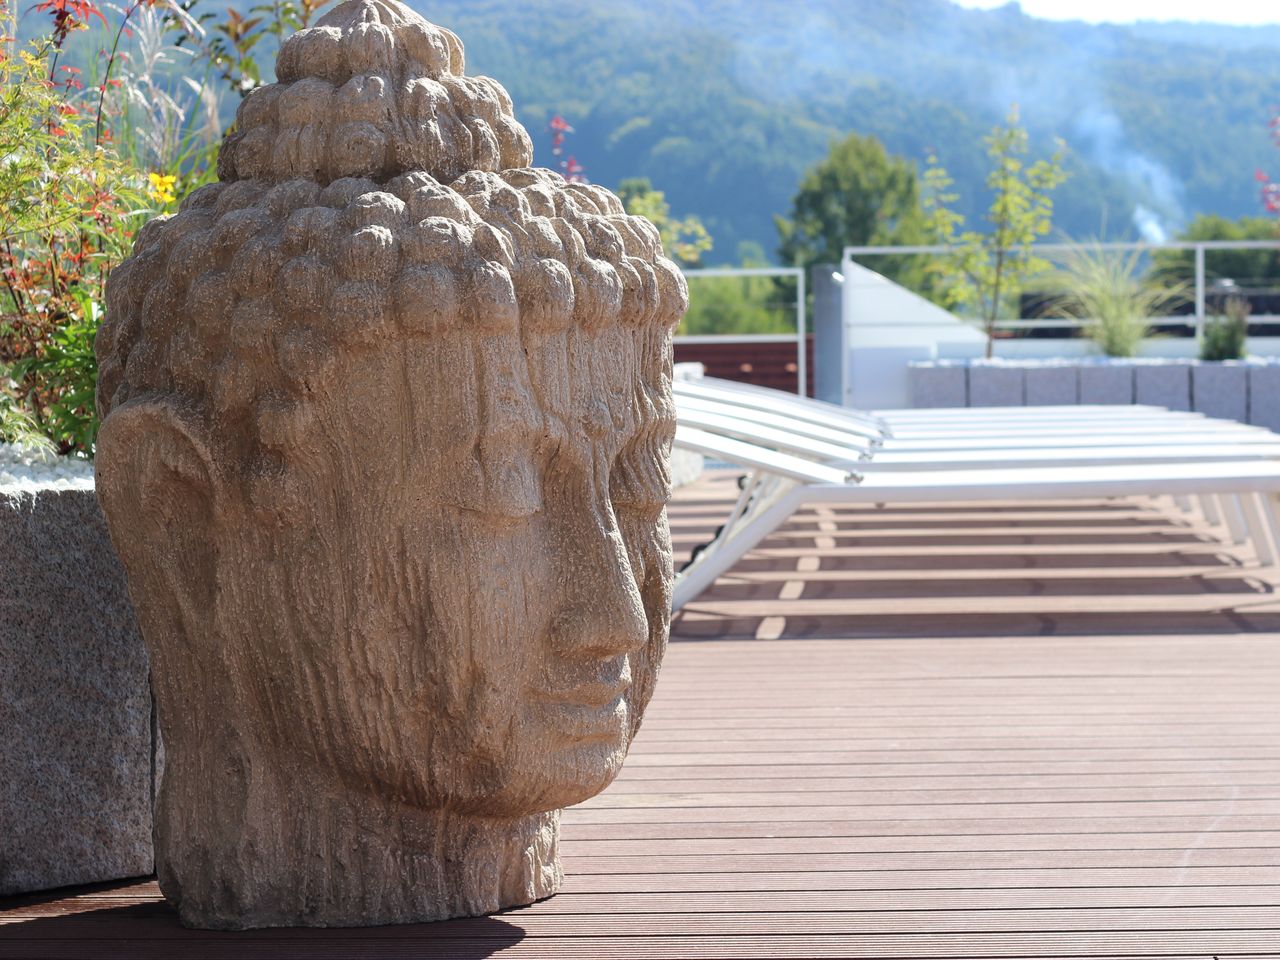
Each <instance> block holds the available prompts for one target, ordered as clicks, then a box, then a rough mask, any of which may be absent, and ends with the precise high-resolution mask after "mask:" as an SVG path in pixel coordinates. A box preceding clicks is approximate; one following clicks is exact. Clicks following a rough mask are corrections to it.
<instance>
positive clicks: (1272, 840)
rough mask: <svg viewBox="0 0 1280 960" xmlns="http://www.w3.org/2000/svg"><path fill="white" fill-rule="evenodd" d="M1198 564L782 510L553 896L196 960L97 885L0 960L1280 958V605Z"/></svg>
mask: <svg viewBox="0 0 1280 960" xmlns="http://www.w3.org/2000/svg"><path fill="white" fill-rule="evenodd" d="M731 479H732V478H731V475H728V474H712V475H708V477H707V478H706V479H705V480H704V481H703V482H702V483H700V484H699V485H698V486H697V487H695V488H691V489H688V490H686V491H684V492H682V493H681V495H680V497H679V498H678V499H677V501H676V502H675V503H674V504H673V507H672V510H671V515H672V526H673V529H674V530H675V531H676V538H675V543H676V550H677V553H680V552H686V553H687V550H688V549H689V548H691V547H692V546H693V545H694V544H696V543H700V542H703V541H704V540H705V539H706V538H707V536H708V535H709V532H710V530H712V529H713V528H714V527H715V525H716V524H718V523H719V522H720V518H721V513H720V511H722V510H723V509H724V508H725V504H724V500H725V497H727V496H730V495H731V494H732V493H733V486H732V482H731ZM1221 537H1222V532H1221V531H1220V530H1213V529H1211V528H1209V527H1207V526H1206V525H1205V524H1204V523H1203V521H1201V520H1199V519H1197V518H1193V517H1188V516H1186V515H1183V514H1181V513H1176V512H1172V511H1170V510H1169V509H1168V507H1167V504H1160V503H1158V502H1155V501H1152V500H1145V499H1144V500H1137V499H1135V500H1123V501H1097V502H1085V503H1080V502H1072V501H1051V502H1045V503H1035V504H1009V505H1000V504H996V505H982V506H980V507H975V506H973V505H963V504H929V505H924V506H920V507H904V508H893V509H889V510H882V511H874V510H870V509H863V508H849V509H846V508H836V509H822V510H806V511H803V512H802V513H801V514H798V515H797V516H796V517H795V518H794V520H793V522H792V523H790V524H789V525H788V526H787V527H786V528H784V529H783V530H781V531H779V534H778V535H777V536H775V537H772V538H770V540H769V541H767V542H766V543H765V544H764V545H763V547H762V549H760V550H758V551H755V552H753V553H752V554H750V555H748V556H747V557H746V558H744V560H743V561H742V563H741V564H739V567H738V568H737V569H736V570H734V571H731V573H730V574H729V575H727V576H726V577H724V578H723V579H722V580H721V581H720V582H719V583H718V584H717V585H716V586H715V587H713V588H712V590H710V591H708V593H707V594H706V595H705V596H704V597H703V598H701V599H700V600H699V601H697V602H696V603H695V604H693V605H691V607H690V608H689V610H688V612H687V613H685V614H683V615H681V616H680V617H678V618H677V620H676V623H675V625H674V642H673V644H672V646H671V649H670V652H669V656H668V662H667V665H666V666H665V667H664V674H663V677H662V681H661V683H660V684H659V688H658V693H657V696H656V697H655V699H654V701H653V704H652V705H651V708H650V712H649V715H648V718H647V720H646V723H645V727H644V729H643V730H642V731H641V734H640V736H639V738H638V739H637V741H636V744H635V746H634V748H633V755H632V757H631V758H630V760H629V761H628V763H627V766H626V768H625V769H624V771H623V774H622V776H621V777H620V779H619V781H618V783H616V784H615V785H614V787H613V788H611V789H610V790H609V791H607V792H606V793H604V794H603V795H601V796H600V797H598V798H596V799H594V800H593V801H590V802H589V803H587V804H584V805H582V806H580V807H577V808H575V809H573V810H570V811H567V812H566V814H565V817H564V828H563V852H564V858H565V866H566V870H567V871H568V872H569V879H568V881H567V883H566V887H565V891H564V892H563V893H562V894H561V895H560V896H558V897H555V898H553V899H551V900H549V901H547V902H544V903H541V904H535V905H533V906H531V907H529V908H525V909H522V910H518V911H509V912H507V913H504V914H502V915H500V916H498V917H494V918H482V919H475V920H464V921H451V922H449V923H443V924H434V925H414V926H405V927H392V928H379V929H375V930H345V931H315V930H311V931H306V930H303V931H261V932H251V933H246V934H221V935H220V934H211V933H208V932H197V931H187V930H184V929H182V928H181V927H180V926H179V925H178V924H177V922H176V919H175V917H174V915H173V913H172V911H171V910H170V909H169V908H168V907H167V906H166V905H164V903H163V901H162V900H161V899H160V897H159V892H158V889H157V888H156V886H155V883H154V882H153V881H147V882H141V883H136V882H135V883H122V884H118V885H115V886H108V887H95V888H88V889H83V890H72V891H54V892H50V893H46V894H35V895H31V896H28V897H25V898H15V899H12V900H10V901H8V902H4V903H0V958H3V957H19V956H20V957H32V958H36V957H48V958H66V957H84V958H107V957H129V958H147V957H166V958H168V957H175V956H176V957H184V958H198V957H209V958H222V957H227V958H234V960H253V958H255V957H280V958H287V957H308V958H312V957H316V958H323V957H379V958H390V957H418V958H420V957H424V956H429V957H432V958H442V960H447V958H455V957H456V958H467V960H475V958H479V957H489V956H498V957H513V958H522V957H524V958H536V957H566V958H572V957H583V958H587V957H589V958H609V957H626V958H635V960H642V958H675V957H689V958H697V957H706V958H724V960H729V958H746V957H760V956H771V957H782V958H787V957H807V958H820V957H844V958H857V957H865V958H881V960H890V958H906V957H910V958H917V960H924V958H935V960H941V958H970V960H973V958H982V957H985V958H997V957H999V958H1005V957H1008V958H1037V960H1052V958H1055V957H1056V958H1061V960H1065V958H1068V957H1091V958H1094V960H1104V958H1108V957H1112V958H1119V957H1129V958H1134V957H1180V958H1186V960H1196V958H1200V960H1209V958H1210V957H1223V956H1226V955H1231V956H1235V957H1240V956H1244V955H1251V956H1253V957H1254V958H1255V960H1261V958H1262V957H1264V956H1270V957H1273V958H1274V957H1277V956H1280V952H1277V951H1280V736H1277V734H1280V712H1278V711H1277V703H1276V691H1277V690H1278V689H1280V593H1278V592H1277V588H1276V579H1277V577H1276V574H1275V572H1274V571H1271V572H1266V571H1260V570H1258V569H1256V567H1254V566H1253V565H1251V558H1250V557H1249V556H1248V555H1247V553H1245V552H1244V551H1241V550H1239V549H1237V548H1235V547H1233V546H1231V545H1230V544H1227V543H1225V542H1223V540H1222V539H1221ZM801 567H803V568H804V569H801ZM809 568H812V569H809ZM783 597H786V599H782V598H783ZM682 641H685V642H682Z"/></svg>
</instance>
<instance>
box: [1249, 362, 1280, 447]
mask: <svg viewBox="0 0 1280 960" xmlns="http://www.w3.org/2000/svg"><path fill="white" fill-rule="evenodd" d="M1249 422H1250V423H1253V424H1256V425H1258V426H1260V427H1266V428H1267V429H1268V430H1275V431H1277V432H1280V363H1272V364H1266V365H1261V364H1260V365H1258V366H1250V367H1249Z"/></svg>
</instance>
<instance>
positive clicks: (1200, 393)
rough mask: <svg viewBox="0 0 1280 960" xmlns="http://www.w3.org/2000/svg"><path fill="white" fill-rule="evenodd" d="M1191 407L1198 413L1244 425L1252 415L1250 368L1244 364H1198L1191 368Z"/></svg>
mask: <svg viewBox="0 0 1280 960" xmlns="http://www.w3.org/2000/svg"><path fill="white" fill-rule="evenodd" d="M1191 395H1192V406H1193V408H1194V409H1195V411H1196V412H1197V413H1203V414H1204V415H1205V416H1207V417H1219V418H1221V419H1224V420H1238V421H1240V422H1241V423H1244V422H1245V421H1246V420H1247V419H1248V413H1249V367H1248V366H1247V365H1246V364H1243V363H1233V362H1230V361H1228V362H1224V363H1198V364H1196V365H1195V366H1193V367H1192V368H1191Z"/></svg>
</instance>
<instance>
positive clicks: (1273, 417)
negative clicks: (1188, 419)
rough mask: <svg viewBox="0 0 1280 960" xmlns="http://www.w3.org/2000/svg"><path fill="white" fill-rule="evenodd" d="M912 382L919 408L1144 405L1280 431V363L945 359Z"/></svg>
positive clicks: (914, 370)
mask: <svg viewBox="0 0 1280 960" xmlns="http://www.w3.org/2000/svg"><path fill="white" fill-rule="evenodd" d="M910 379H911V384H912V388H913V392H912V401H913V405H914V406H916V407H954V406H972V407H978V406H1021V405H1023V404H1025V405H1027V406H1041V405H1048V404H1074V403H1081V404H1131V403H1141V404H1150V405H1152V406H1157V407H1167V408H1169V409H1171V410H1194V411H1196V412H1197V413H1203V414H1205V415H1206V416H1210V417H1218V418H1222V419H1226V420H1237V421H1239V422H1241V423H1252V424H1255V425H1258V426H1264V427H1267V428H1268V429H1271V430H1276V431H1278V432H1280V360H1277V359H1271V360H1258V359H1256V358H1255V359H1252V360H1249V361H1237V360H1227V361H1223V362H1221V363H1218V362H1213V363H1210V362H1197V361H1194V360H1163V361H1162V360H1145V359H1144V360H1133V361H1124V360H1114V361H1109V360H1082V361H1074V362H1073V361H1070V360H1051V361H1046V362H1035V361H1028V362H1019V361H1009V360H1002V361H997V362H995V363H990V362H983V361H975V362H971V363H970V362H965V361H941V362H937V363H916V364H913V365H912V366H911V369H910ZM962 398H963V399H962Z"/></svg>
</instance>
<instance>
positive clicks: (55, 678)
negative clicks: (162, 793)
mask: <svg viewBox="0 0 1280 960" xmlns="http://www.w3.org/2000/svg"><path fill="white" fill-rule="evenodd" d="M0 543H3V544H4V577H3V582H0V732H2V733H3V736H2V737H0V895H5V894H12V893H18V892H22V891H28V890H41V889H46V888H49V887H58V886H64V885H67V884H77V883H92V882H95V881H99V880H114V879H117V878H120V877H131V876H139V875H143V874H147V873H150V872H151V867H152V856H151V796H150V793H151V790H150V784H151V696H150V692H149V690H148V686H147V669H148V668H147V654H146V650H145V648H144V647H143V644H142V640H141V638H140V637H139V636H138V629H137V625H136V623H135V621H134V617H133V610H132V607H131V606H130V603H129V596H128V593H127V590H126V588H125V582H124V571H123V570H122V569H121V568H120V564H119V561H118V560H117V559H116V555H115V552H114V551H113V550H112V548H111V541H110V539H109V538H108V536H107V529H106V525H105V523H104V522H103V519H102V514H101V511H100V510H99V508H98V503H97V501H96V499H95V498H94V495H93V492H92V491H91V490H84V491H80V490H45V491H40V492H38V493H37V492H26V493H22V494H16V495H15V494H10V493H6V492H5V490H4V489H3V488H0Z"/></svg>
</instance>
